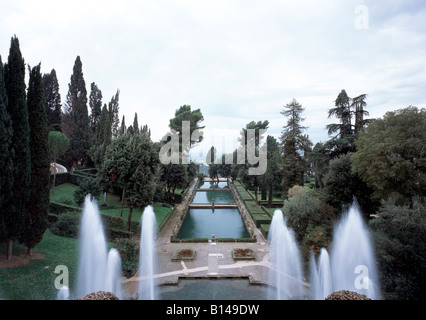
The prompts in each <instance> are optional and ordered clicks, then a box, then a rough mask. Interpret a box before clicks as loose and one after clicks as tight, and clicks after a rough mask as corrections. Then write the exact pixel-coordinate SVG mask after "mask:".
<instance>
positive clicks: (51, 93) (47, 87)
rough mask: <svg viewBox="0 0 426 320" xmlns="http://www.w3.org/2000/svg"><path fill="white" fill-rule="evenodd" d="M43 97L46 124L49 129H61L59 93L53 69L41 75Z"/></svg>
mask: <svg viewBox="0 0 426 320" xmlns="http://www.w3.org/2000/svg"><path fill="white" fill-rule="evenodd" d="M43 97H44V106H45V109H46V116H47V126H48V127H49V129H50V130H55V131H62V130H61V112H62V105H61V94H60V93H59V83H58V78H57V77H56V71H55V69H52V71H51V72H50V73H46V74H44V75H43Z"/></svg>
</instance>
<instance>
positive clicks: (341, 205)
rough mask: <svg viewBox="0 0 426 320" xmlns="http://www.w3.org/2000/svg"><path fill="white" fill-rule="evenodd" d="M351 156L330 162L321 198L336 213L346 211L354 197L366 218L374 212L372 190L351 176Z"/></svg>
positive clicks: (344, 156)
mask: <svg viewBox="0 0 426 320" xmlns="http://www.w3.org/2000/svg"><path fill="white" fill-rule="evenodd" d="M352 156H353V154H352V153H349V154H346V155H341V156H340V157H338V158H336V159H333V160H331V161H330V164H329V169H328V172H327V174H326V176H325V177H324V189H323V191H322V196H323V198H324V201H325V202H327V203H328V204H329V205H331V206H333V207H334V208H336V209H337V210H338V211H343V210H344V209H345V208H346V209H347V208H348V207H349V206H350V205H351V204H352V202H353V200H354V197H355V198H356V200H357V202H358V204H359V206H360V208H361V211H362V212H363V214H364V215H365V216H366V217H368V216H369V215H370V214H372V213H374V212H375V210H374V207H375V206H374V203H373V202H372V201H371V199H370V195H371V193H372V190H371V189H370V188H369V187H368V186H367V185H366V184H365V182H364V181H362V180H361V179H360V178H359V177H358V176H357V175H356V174H352V172H351V157H352Z"/></svg>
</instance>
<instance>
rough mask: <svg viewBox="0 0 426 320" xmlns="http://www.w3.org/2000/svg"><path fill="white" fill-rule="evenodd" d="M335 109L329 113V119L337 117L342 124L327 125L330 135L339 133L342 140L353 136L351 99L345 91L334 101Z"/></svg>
mask: <svg viewBox="0 0 426 320" xmlns="http://www.w3.org/2000/svg"><path fill="white" fill-rule="evenodd" d="M334 106H335V107H334V108H331V109H330V110H329V111H328V117H329V118H330V117H332V116H335V117H336V118H337V119H339V120H340V123H333V124H329V125H327V129H328V134H329V135H332V134H334V133H336V132H338V135H339V136H340V138H344V137H348V136H350V135H351V134H352V125H351V109H350V108H351V98H349V96H348V94H347V93H346V91H345V90H342V91H341V92H340V93H339V95H338V96H337V98H336V100H335V101H334Z"/></svg>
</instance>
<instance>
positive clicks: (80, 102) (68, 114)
mask: <svg viewBox="0 0 426 320" xmlns="http://www.w3.org/2000/svg"><path fill="white" fill-rule="evenodd" d="M62 129H63V132H64V133H65V134H66V135H67V136H68V138H69V139H70V148H69V149H68V152H67V153H66V155H65V156H66V158H67V161H68V162H69V164H70V165H72V168H74V167H75V166H76V165H77V164H78V162H82V163H83V162H85V161H86V156H87V151H88V150H89V147H90V128H89V113H88V110H87V91H86V83H85V81H84V77H83V65H82V63H81V60H80V57H79V56H77V58H76V60H75V63H74V68H73V73H72V75H71V81H70V83H69V85H68V94H67V98H66V103H65V112H64V116H63V128H62Z"/></svg>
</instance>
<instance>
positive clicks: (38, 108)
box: [19, 65, 50, 255]
mask: <svg viewBox="0 0 426 320" xmlns="http://www.w3.org/2000/svg"><path fill="white" fill-rule="evenodd" d="M27 105H28V116H29V117H28V121H29V124H30V155H31V182H30V189H31V192H30V201H29V202H28V209H27V211H28V213H27V215H26V216H25V218H26V222H25V230H24V231H23V233H22V234H21V236H20V238H19V240H20V242H22V243H24V244H25V245H26V246H27V247H28V253H29V254H30V255H31V252H32V248H34V246H35V245H36V244H37V243H39V242H40V241H41V239H42V238H43V234H44V231H45V230H46V228H47V214H48V208H49V178H50V173H49V168H50V161H49V147H48V136H47V133H48V131H47V117H46V110H45V106H44V101H43V85H42V77H41V73H40V65H38V66H36V67H34V68H33V69H32V70H31V72H30V79H29V84H28V95H27Z"/></svg>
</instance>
